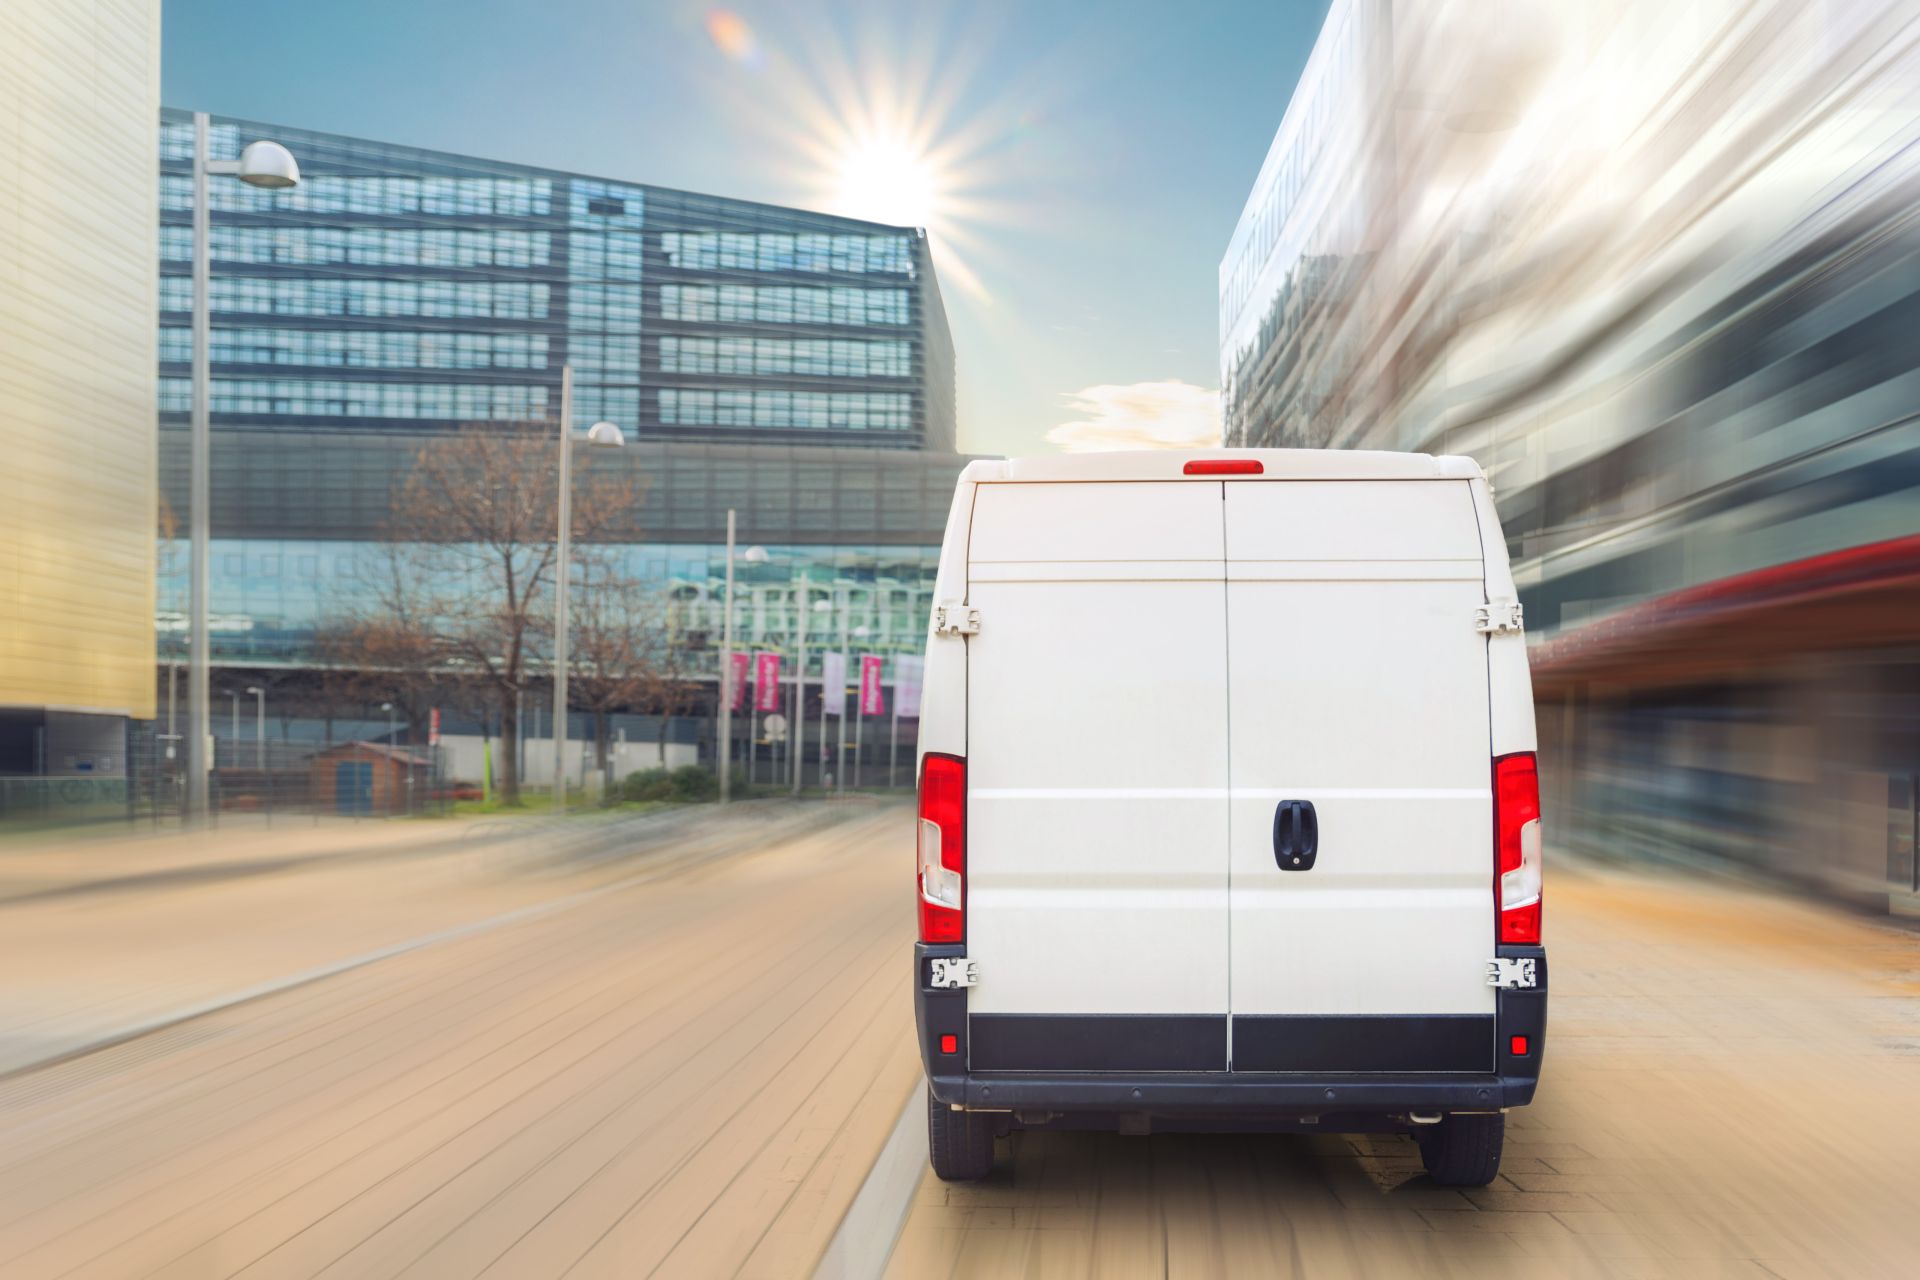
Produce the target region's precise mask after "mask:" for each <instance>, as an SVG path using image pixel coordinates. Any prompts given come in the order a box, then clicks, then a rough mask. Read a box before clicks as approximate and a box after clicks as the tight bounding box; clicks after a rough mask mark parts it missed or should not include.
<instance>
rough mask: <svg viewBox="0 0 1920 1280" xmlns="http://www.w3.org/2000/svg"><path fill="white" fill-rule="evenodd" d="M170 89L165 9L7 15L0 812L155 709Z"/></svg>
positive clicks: (103, 750)
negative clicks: (164, 133)
mask: <svg viewBox="0 0 1920 1280" xmlns="http://www.w3.org/2000/svg"><path fill="white" fill-rule="evenodd" d="M159 92H160V6H159V5H158V4H157V3H149V2H145V0H119V2H116V3H108V2H106V0H9V3H8V4H6V5H5V6H0V137H4V139H5V153H6V173H5V177H4V180H3V181H4V184H5V188H6V195H5V198H4V199H0V262H3V263H4V269H3V270H0V453H4V456H5V461H4V463H0V548H4V553H5V554H4V563H3V564H0V813H6V812H9V811H11V810H12V809H13V808H14V807H16V805H17V806H18V807H20V808H25V809H29V810H30V809H32V808H33V807H34V804H35V796H34V795H33V789H34V788H35V787H40V788H43V789H44V788H46V787H48V786H61V785H64V786H65V788H66V790H67V791H68V792H69V793H73V792H75V791H76V790H77V791H78V792H79V793H80V794H81V796H82V797H83V798H84V797H85V796H86V795H88V794H90V793H91V792H93V791H95V790H98V789H99V788H98V787H97V786H96V783H97V781H98V780H99V779H103V778H105V779H119V778H120V777H122V776H123V775H124V773H125V768H126V758H125V753H126V745H127V742H126V722H127V718H128V717H130V716H131V717H142V718H144V717H150V716H152V715H153V711H154V683H153V631H152V617H153V603H154V567H153V527H154V525H153V508H154V496H153V495H154V420H153V395H154V363H153V357H154V333H153V319H152V317H153V307H154V280H153V249H154V222H155V188H154V179H153V168H152V154H153V152H152V146H153V132H152V130H153V115H154V112H155V111H156V110H158V108H159ZM20 775H39V777H40V780H39V781H37V782H36V781H22V780H21V779H20ZM49 776H51V778H52V779H57V780H58V781H50V780H49Z"/></svg>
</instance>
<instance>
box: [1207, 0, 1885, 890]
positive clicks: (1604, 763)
mask: <svg viewBox="0 0 1920 1280" xmlns="http://www.w3.org/2000/svg"><path fill="white" fill-rule="evenodd" d="M1916 20H1917V19H1916V15H1915V13H1914V11H1913V8H1912V6H1911V5H1910V4H1902V3H1897V2H1896V0H1831V2H1830V3H1825V4H1817V5H1808V4H1802V3H1799V2H1798V0H1703V2H1701V3H1694V4H1687V5H1671V4H1659V3H1653V2H1652V0H1627V2H1625V3H1621V2H1620V0H1580V2H1577V3H1576V2H1572V0H1569V2H1568V3H1563V4H1554V5H1541V4H1536V3H1522V2H1521V0H1473V2H1471V3H1468V2H1464V0H1400V2H1394V0H1335V2H1334V4H1333V5H1332V8H1331V10H1330V12H1329V14H1328V17H1327V21H1326V26H1325V28H1324V29H1323V31H1322V33H1321V37H1320V40H1319V43H1318V45H1317V46H1316V48H1315V50H1314V52H1313V54H1312V57H1311V59H1310V61H1309V63H1308V66H1307V69H1306V72H1305V74H1304V75H1303V77H1302V78H1301V81H1300V84H1299V87H1298V89H1297V91H1296V93H1295V95H1294V98H1293V101H1292V103H1291V104H1290V106H1289V107H1288V110H1287V112H1286V115H1285V117H1284V119H1283V121H1282V123H1281V125H1280V129H1279V132H1278V134H1277V136H1276V137H1275V139H1274V143H1273V146H1272V149H1271V150H1270V152H1269V153H1268V155H1267V158H1266V161H1265V163H1264V165H1263V166H1262V168H1261V171H1260V174H1259V176H1258V178H1257V180H1256V182H1255V184H1254V188H1253V192H1252V194H1251V196H1250V197H1249V199H1248V202H1247V205H1246V208H1245V210H1244V212H1243V213H1242V215H1241V218H1240V222H1239V224H1238V226H1237V227H1236V229H1235V231H1234V234H1233V237H1232V240H1231V242H1230V244H1229V246H1228V248H1227V252H1226V255H1225V257H1224V259H1223V261H1222V263H1221V267H1220V276H1219V291H1220V332H1221V376H1222V379H1223V384H1222V385H1223V387H1224V394H1225V400H1226V413H1227V431H1228V438H1229V440H1230V441H1231V442H1233V443H1237V444H1257V445H1313V446H1324V445H1332V446H1342V447H1357V448H1390V449H1413V450H1424V451H1431V452H1449V453H1467V454H1471V455H1473V456H1474V457H1476V458H1478V459H1479V460H1480V462H1481V463H1482V465H1483V466H1484V467H1485V468H1486V469H1487V471H1488V473H1489V475H1490V476H1491V477H1492V478H1493V481H1494V484H1495V486H1496V489H1497V494H1498V501H1499V504H1500V508H1501V513H1502V517H1503V520H1504V523H1505V527H1506V531H1507V535H1508V538H1509V540H1510V548H1509V549H1510V551H1511V553H1512V557H1513V561H1514V568H1515V573H1516V577H1517V578H1518V580H1519V581H1520V583H1521V584H1522V585H1521V592H1522V597H1523V602H1524V604H1525V607H1526V621H1527V628H1528V631H1529V634H1530V639H1531V641H1532V644H1533V653H1534V678H1535V686H1536V694H1537V696H1538V699H1539V704H1540V710H1541V731H1542V745H1541V749H1542V759H1543V762H1544V764H1545V765H1546V768H1547V773H1548V776H1549V783H1550V787H1551V789H1552V791H1553V796H1552V798H1551V799H1550V801H1549V803H1550V805H1551V811H1552V814H1553V825H1554V827H1555V829H1556V832H1557V835H1558V837H1559V838H1560V839H1561V840H1563V841H1566V842H1569V843H1571V844H1574V845H1578V846H1583V847H1586V848H1588V849H1591V850H1593V851H1595V852H1598V853H1603V854H1609V855H1620V856H1634V857H1641V858H1649V859H1669V860H1678V861H1685V862H1688V863H1690V864H1694V865H1712V866H1721V867H1726V868H1730V869H1760V870H1764V871H1766V872H1769V873H1773V874H1777V875H1782V876H1788V877H1792V878H1796V879H1801V880H1805V881H1808V882H1811V883H1815V884H1818V885H1819V886H1821V887H1822V888H1825V889H1827V890H1830V891H1834V892H1838V893H1841V894H1844V895H1846V896H1849V897H1852V898H1855V899H1858V900H1860V901H1862V902H1868V903H1877V904H1879V905H1881V906H1883V907H1884V906H1885V905H1887V904H1888V903H1889V902H1891V903H1892V905H1893V906H1894V908H1895V909H1909V908H1911V907H1912V906H1913V904H1914V902H1915V897H1914V891H1915V889H1916V888H1917V887H1920V866H1917V865H1916V860H1915V858H1914V853H1913V848H1914V834H1915V830H1916V827H1917V826H1920V812H1916V793H1917V792H1920V781H1917V775H1920V662H1917V661H1916V655H1917V654H1920V594H1917V593H1916V584H1917V583H1920V426H1917V425H1916V417H1915V415H1916V412H1920V410H1917V408H1916V407H1917V406H1920V345H1916V344H1915V343H1914V341H1913V335H1914V333H1915V332H1916V331H1920V330H1916V321H1920V229H1916V223H1915V219H1916V215H1915V212H1914V211H1915V209H1916V208H1920V45H1916V43H1915V40H1914V29H1915V23H1916Z"/></svg>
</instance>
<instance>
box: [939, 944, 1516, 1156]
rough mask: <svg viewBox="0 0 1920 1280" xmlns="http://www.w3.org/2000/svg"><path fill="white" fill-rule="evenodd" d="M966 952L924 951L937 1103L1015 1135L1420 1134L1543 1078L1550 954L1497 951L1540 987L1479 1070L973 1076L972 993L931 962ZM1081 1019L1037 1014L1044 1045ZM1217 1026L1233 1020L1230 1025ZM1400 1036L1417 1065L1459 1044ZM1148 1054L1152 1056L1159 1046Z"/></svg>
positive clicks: (1505, 998)
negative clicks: (1439, 1117) (945, 1048)
mask: <svg viewBox="0 0 1920 1280" xmlns="http://www.w3.org/2000/svg"><path fill="white" fill-rule="evenodd" d="M965 950H966V949H965V947H964V946H960V945H955V944H942V943H917V944H915V946H914V969H915V983H914V985H915V996H914V1015H915V1022H916V1024H917V1026H918V1028H919V1033H920V1034H919V1041H920V1055H921V1062H922V1064H923V1066H924V1067H925V1069H926V1074H927V1083H928V1087H929V1091H930V1093H931V1095H932V1096H933V1097H934V1098H935V1099H936V1100H938V1101H940V1102H942V1103H945V1104H947V1105H949V1106H952V1107H957V1108H960V1109H963V1110H967V1111H988V1112H996V1113H1002V1114H1004V1116H1005V1128H1006V1129H1037V1128H1089V1129H1095V1128H1097V1129H1107V1130H1112V1129H1115V1128H1121V1129H1128V1130H1132V1131H1136V1132H1137V1131H1141V1130H1139V1129H1138V1128H1137V1127H1136V1126H1137V1125H1138V1124H1139V1120H1137V1119H1135V1120H1134V1121H1133V1122H1132V1123H1131V1124H1128V1123H1121V1122H1120V1121H1121V1120H1122V1118H1127V1117H1145V1118H1147V1119H1148V1120H1149V1122H1150V1124H1151V1127H1152V1128H1154V1129H1160V1130H1181V1131H1199V1132H1213V1133H1231V1132H1243V1131H1245V1132H1255V1131H1261V1130H1280V1131H1287V1130H1293V1129H1297V1128H1302V1127H1307V1128H1312V1129H1316V1130H1318V1131H1320V1132H1327V1133H1361V1132H1403V1131H1404V1132H1413V1131H1415V1130H1417V1129H1418V1128H1419V1125H1420V1121H1418V1120H1416V1119H1413V1118H1412V1117H1415V1116H1427V1115H1432V1114H1436V1113H1455V1112H1480V1111H1500V1110H1503V1109H1505V1108H1507V1107H1517V1106H1524V1105H1526V1104H1527V1103H1529V1102H1531V1101H1532V1100H1533V1091H1534V1087H1535V1086H1536V1085H1537V1084H1538V1082H1539V1079H1540V1063H1541V1060H1542V1057H1543V1054H1544V1051H1545V1046H1546V1022H1547V963H1546V951H1545V949H1544V948H1541V947H1519V946H1502V947H1499V948H1498V953H1499V955H1501V956H1502V957H1507V958H1513V959H1532V960H1534V961H1535V962H1536V966H1537V967H1536V970H1535V972H1536V975H1537V979H1536V981H1537V985H1536V986H1534V987H1532V988H1529V989H1527V990H1520V991H1500V992H1498V993H1496V994H1497V1010H1496V1012H1495V1014H1494V1017H1493V1019H1492V1025H1489V1026H1486V1027H1485V1028H1484V1032H1485V1036H1486V1063H1487V1065H1486V1069H1484V1070H1478V1071H1474V1070H1467V1071H1404V1070H1402V1071H1396V1070H1374V1071H1365V1070H1362V1071H1355V1070H1344V1071H1335V1070H1317V1071H1312V1070H1310V1071H1246V1070H1238V1071H1236V1070H1232V1069H1226V1070H1184V1071H1183V1070H1143V1069H1138V1068H1135V1069H1126V1068H1119V1069H1116V1070H1111V1071H1106V1070H1102V1071H1060V1070H1048V1069H1045V1068H1038V1069H1013V1070H1009V1069H991V1070H978V1069H972V1068H970V1066H969V1063H970V1060H971V1059H970V1057H969V1049H970V1046H969V1042H968V1017H967V993H966V990H965V988H960V989H943V988H936V987H934V986H933V985H932V967H931V965H930V964H929V961H931V960H933V959H935V958H951V957H959V956H961V955H963V954H964V953H965ZM1075 1021H1076V1020H1074V1019H1068V1018H1061V1019H1036V1020H1035V1021H1034V1022H1033V1024H1032V1030H1033V1033H1034V1034H1033V1039H1034V1042H1035V1043H1036V1044H1040V1043H1064V1044H1067V1045H1073V1044H1074V1043H1075V1042H1076V1039H1077V1037H1076V1036H1075V1035H1074V1032H1075V1031H1076V1029H1077V1028H1076V1026H1075V1025H1074V1024H1075ZM1181 1021H1185V1019H1182V1020H1181ZM1219 1021H1220V1022H1221V1023H1222V1024H1225V1023H1226V1021H1227V1019H1226V1018H1225V1017H1224V1016H1222V1017H1221V1018H1220V1019H1219ZM1224 1029H1225V1028H1224V1025H1223V1027H1222V1030H1223V1032H1224ZM1392 1029H1393V1030H1396V1031H1401V1032H1402V1033H1403V1036H1404V1037H1410V1038H1403V1039H1402V1041H1401V1043H1400V1044H1398V1045H1397V1046H1393V1047H1392V1052H1394V1053H1395V1054H1397V1055H1402V1056H1404V1057H1405V1059H1406V1060H1408V1061H1419V1062H1436V1061H1444V1060H1445V1057H1444V1055H1445V1054H1447V1053H1448V1052H1450V1051H1455V1050H1456V1049H1457V1044H1456V1041H1455V1038H1454V1037H1452V1036H1450V1035H1445V1036H1443V1035H1440V1034H1430V1035H1424V1036H1423V1035H1422V1028H1421V1027H1420V1025H1419V1024H1418V1022H1417V1021H1415V1020H1409V1021H1408V1024H1407V1025H1406V1026H1404V1027H1396V1028H1392ZM1175 1030H1176V1031H1185V1030H1186V1029H1185V1028H1177V1029H1175ZM1315 1030H1318V1028H1315ZM1478 1030H1480V1028H1476V1031H1478ZM946 1036H952V1037H954V1041H953V1043H954V1052H952V1053H942V1052H940V1051H939V1048H938V1046H940V1045H941V1044H942V1043H943V1037H946ZM1516 1036H1520V1037H1525V1040H1526V1045H1527V1053H1526V1054H1525V1055H1524V1056H1515V1055H1513V1054H1511V1053H1509V1052H1505V1050H1507V1049H1509V1048H1511V1046H1512V1045H1513V1038H1514V1037H1516ZM1080 1043H1084V1040H1080ZM1348 1043H1353V1042H1352V1041H1349V1042H1348ZM1140 1048H1142V1049H1146V1050H1149V1051H1150V1050H1151V1049H1152V1048H1153V1046H1152V1045H1150V1044H1148V1045H1142V1046H1140ZM1171 1048H1173V1049H1175V1050H1177V1049H1178V1048H1179V1045H1178V1044H1177V1043H1176V1044H1175V1045H1173V1046H1171ZM1082 1060H1085V1058H1084V1056H1083V1057H1082Z"/></svg>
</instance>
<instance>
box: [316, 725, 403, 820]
mask: <svg viewBox="0 0 1920 1280" xmlns="http://www.w3.org/2000/svg"><path fill="white" fill-rule="evenodd" d="M311 769H312V772H311V773H310V774H309V776H308V787H309V791H308V795H310V796H311V797H312V803H313V806H314V808H316V809H318V810H319V811H320V812H322V813H338V814H344V815H349V816H352V815H365V814H388V813H405V812H407V810H408V807H409V806H410V805H418V804H422V803H424V802H425V801H426V798H427V783H428V767H427V762H426V761H425V760H422V759H420V758H419V757H418V756H415V755H414V754H413V753H412V752H410V751H406V750H403V749H402V748H400V747H389V746H385V745H383V744H381V743H378V742H343V743H340V744H339V745H338V746H333V747H328V748H327V749H326V750H325V751H321V752H319V753H317V754H316V755H315V756H314V757H313V764H312V766H311ZM409 777H411V778H412V779H413V788H412V794H411V795H409V794H408V788H407V779H408V778H409Z"/></svg>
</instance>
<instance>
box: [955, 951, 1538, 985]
mask: <svg viewBox="0 0 1920 1280" xmlns="http://www.w3.org/2000/svg"><path fill="white" fill-rule="evenodd" d="M1527 963H1529V964H1531V963H1533V962H1532V961H1528V962H1527ZM927 967H928V969H929V970H930V973H929V975H928V978H927V985H928V986H930V987H939V988H943V989H951V988H953V987H972V986H977V985H979V982H980V962H979V961H978V960H969V959H967V958H966V957H965V956H960V957H957V958H952V959H949V958H948V957H945V956H936V957H934V958H933V959H931V960H928V961H927Z"/></svg>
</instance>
